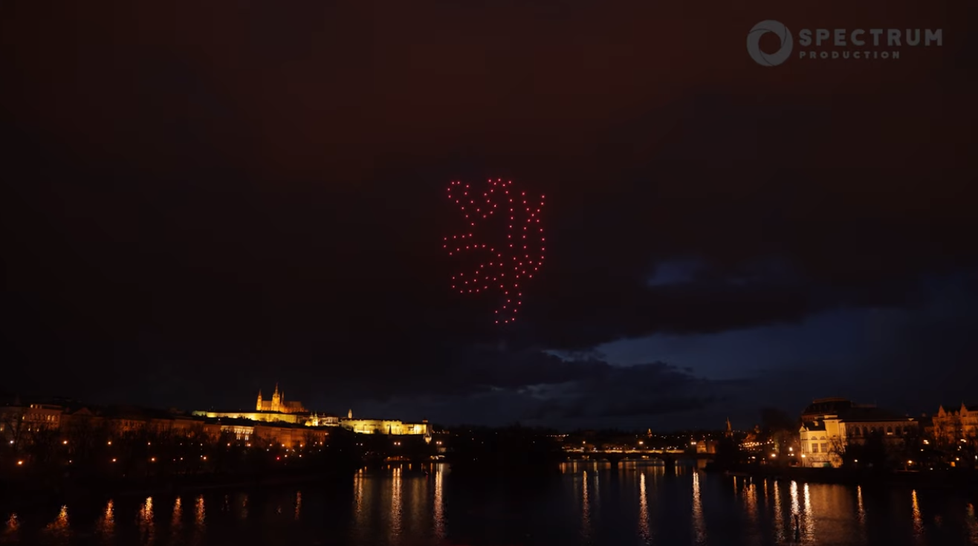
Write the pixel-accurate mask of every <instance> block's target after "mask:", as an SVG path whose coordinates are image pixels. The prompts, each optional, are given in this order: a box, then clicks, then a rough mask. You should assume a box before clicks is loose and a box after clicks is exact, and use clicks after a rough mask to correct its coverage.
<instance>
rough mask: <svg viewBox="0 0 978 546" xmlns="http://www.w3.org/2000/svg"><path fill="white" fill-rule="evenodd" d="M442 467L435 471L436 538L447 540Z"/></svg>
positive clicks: (434, 512)
mask: <svg viewBox="0 0 978 546" xmlns="http://www.w3.org/2000/svg"><path fill="white" fill-rule="evenodd" d="M442 474H443V472H442V469H441V465H438V469H437V470H436V471H435V507H434V510H433V511H432V512H433V514H434V525H435V538H437V539H438V540H443V539H444V538H445V500H444V496H443V493H442V491H443V487H444V485H443V484H444V478H443V476H442Z"/></svg>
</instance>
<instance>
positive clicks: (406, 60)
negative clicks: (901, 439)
mask: <svg viewBox="0 0 978 546" xmlns="http://www.w3.org/2000/svg"><path fill="white" fill-rule="evenodd" d="M788 4H792V3H790V2H789V3H786V2H781V1H778V2H775V1H769V0H763V1H761V2H752V3H750V5H749V6H745V5H741V4H740V3H716V5H715V6H707V5H702V4H697V3H683V2H675V3H665V2H657V1H648V0H644V1H640V2H632V1H609V0H601V1H583V0H563V1H556V0H552V1H528V0H523V1H519V2H517V1H509V0H496V1H492V2H488V1H470V2H461V1H451V2H449V1H442V0H438V1H431V2H410V3H404V2H377V3H372V2H333V1H315V2H313V1H301V2H286V3H281V2H278V3H275V2H249V1H238V2H225V3H201V2H177V3H160V4H158V5H154V6H150V5H148V4H146V3H140V2H119V3H117V5H116V6H113V7H109V3H95V4H92V3H74V4H71V3H66V5H63V6H59V7H57V8H55V7H53V6H51V5H46V4H44V3H39V2H32V1H21V0H16V1H13V0H7V1H4V2H3V3H2V4H0V74H2V77H0V98H2V107H0V135H2V143H0V144H2V149H3V151H4V153H3V156H2V157H3V161H2V163H0V169H2V171H0V172H2V177H0V179H2V194H0V223H2V227H3V231H2V246H0V248H2V256H3V265H4V290H3V293H2V299H0V317H2V332H0V359H2V362H3V364H2V365H0V366H2V381H0V392H6V393H20V394H49V395H63V396H73V397H76V398H79V399H81V400H84V401H89V402H93V403H132V404H142V405H149V406H155V407H164V408H166V407H180V408H184V409H205V408H215V409H238V408H251V407H253V404H254V398H255V395H256V394H257V391H258V389H259V388H262V389H264V390H265V391H266V393H267V392H269V391H270V390H271V389H272V387H273V386H274V384H275V382H278V383H279V384H280V385H281V386H282V388H283V389H284V391H285V394H286V397H287V399H292V400H301V401H303V402H304V403H305V404H306V406H308V407H310V408H313V409H318V410H322V411H329V412H333V413H343V414H345V412H346V410H347V409H348V408H353V410H354V413H355V414H357V415H361V416H377V417H395V418H403V419H412V420H413V419H420V418H427V419H429V420H431V421H434V422H438V423H445V424H453V423H459V422H474V423H486V424H506V423H510V422H514V421H517V420H518V421H520V422H522V423H526V424H545V425H554V426H561V427H573V426H588V427H592V426H593V427H597V426H620V427H641V428H645V427H652V428H663V429H673V428H679V427H685V426H704V427H711V428H719V427H720V426H722V423H723V419H724V418H726V417H727V416H728V415H729V416H730V417H731V419H732V420H733V421H734V425H735V426H738V427H748V426H751V425H753V423H754V422H756V421H757V418H758V409H759V408H760V407H761V406H776V407H781V408H784V409H785V410H787V411H789V412H791V413H792V414H796V413H797V412H799V411H800V410H801V409H802V408H803V407H804V406H805V405H806V403H807V402H809V401H810V399H811V398H813V397H821V396H848V397H851V398H853V399H856V400H858V401H863V402H873V401H876V402H877V403H879V404H880V405H884V406H887V407H891V408H893V409H896V410H898V411H901V412H910V413H912V414H918V413H919V412H923V411H926V412H933V411H936V409H937V405H938V404H941V403H944V404H960V403H961V402H962V401H965V402H969V403H976V402H978V336H976V333H978V278H976V273H978V245H976V238H975V235H974V234H975V233H978V229H976V228H978V225H976V224H978V215H976V213H975V211H976V200H975V197H976V193H978V192H976V191H975V190H974V186H975V183H976V182H978V180H976V178H978V177H976V172H978V171H976V166H978V160H976V153H975V146H974V145H975V131H976V127H978V115H976V111H978V108H976V105H975V101H976V97H978V45H976V38H975V34H974V32H973V30H972V32H970V33H969V29H974V28H976V24H978V7H976V6H978V5H976V4H975V3H974V2H966V1H955V2H946V1H944V2H940V1H939V2H933V3H928V4H921V3H919V2H914V3H911V2H907V1H899V2H884V1H880V0H874V1H871V2H863V3H861V4H860V5H859V6H853V5H852V4H851V3H849V2H842V1H841V0H831V1H828V2H818V3H816V4H811V5H805V6H804V7H797V6H795V7H791V6H789V5H788ZM764 19H777V20H780V21H782V22H784V23H785V24H786V25H787V26H788V27H789V28H792V29H796V28H818V27H828V28H854V27H862V28H875V27H883V28H887V27H896V28H907V27H909V28H943V29H944V46H943V47H941V48H931V49H924V48H922V47H920V48H904V50H903V58H902V59H900V60H899V61H889V62H883V61H876V62H849V63H845V62H836V63H817V62H809V63H806V62H804V61H800V60H798V59H791V60H789V62H787V63H785V64H784V65H782V66H779V67H775V68H764V67H760V66H758V65H756V64H755V63H754V62H753V61H752V60H751V59H750V58H749V57H748V55H747V52H746V50H745V47H744V43H745V38H746V35H747V32H748V31H749V30H750V28H751V27H752V26H753V25H754V24H755V23H757V22H758V21H761V20H764ZM766 43H767V42H762V45H764V44H766ZM773 45H774V46H775V47H776V45H777V44H776V42H775V43H774V44H773ZM488 177H493V178H496V177H500V178H503V179H512V180H513V181H514V182H515V183H516V184H517V185H519V186H520V189H521V190H526V191H527V192H528V193H530V192H532V193H534V194H537V195H538V194H546V196H547V208H546V209H545V213H544V216H545V221H546V226H547V229H548V231H547V234H548V243H549V245H550V246H548V248H547V255H548V258H547V262H546V264H545V266H544V268H543V269H542V270H541V273H540V274H539V275H535V276H534V278H533V279H532V281H530V282H528V283H527V284H526V290H525V294H524V298H523V305H522V308H521V310H520V320H519V321H518V322H517V323H516V324H515V325H507V327H500V326H497V325H495V324H494V321H493V318H492V309H494V302H493V301H491V300H488V299H480V298H470V297H462V296H460V295H459V294H457V293H454V292H453V291H451V290H450V289H449V286H450V275H451V274H452V273H453V270H454V268H455V266H456V265H457V264H456V263H454V262H453V260H452V257H450V256H447V255H446V254H445V253H444V252H443V251H442V248H441V243H442V238H443V237H444V236H446V235H451V234H452V233H455V232H456V231H457V227H458V226H459V217H458V211H457V210H456V209H455V208H454V206H453V205H451V204H450V203H449V202H448V201H447V199H446V196H445V188H446V187H447V186H448V184H449V182H450V181H452V180H464V181H467V182H470V183H473V184H477V183H480V182H483V183H484V181H485V180H486V179H487V178H488Z"/></svg>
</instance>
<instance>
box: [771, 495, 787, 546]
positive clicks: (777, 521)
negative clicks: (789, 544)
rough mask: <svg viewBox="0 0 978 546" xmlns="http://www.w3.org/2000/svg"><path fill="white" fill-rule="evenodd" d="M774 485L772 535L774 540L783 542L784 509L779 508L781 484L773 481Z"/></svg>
mask: <svg viewBox="0 0 978 546" xmlns="http://www.w3.org/2000/svg"><path fill="white" fill-rule="evenodd" d="M773 485H774V533H775V538H776V540H785V538H786V537H785V532H784V531H785V528H784V527H785V526H784V508H783V507H782V506H781V484H779V483H778V482H777V480H775V481H774V482H773Z"/></svg>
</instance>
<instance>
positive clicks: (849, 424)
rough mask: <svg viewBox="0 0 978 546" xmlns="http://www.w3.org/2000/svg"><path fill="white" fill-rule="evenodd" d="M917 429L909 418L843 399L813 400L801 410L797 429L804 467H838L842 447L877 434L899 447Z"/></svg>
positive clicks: (917, 426)
mask: <svg viewBox="0 0 978 546" xmlns="http://www.w3.org/2000/svg"><path fill="white" fill-rule="evenodd" d="M918 432H919V425H918V424H917V422H916V421H915V420H914V419H913V418H912V417H905V416H899V415H896V414H893V413H891V412H888V411H885V410H882V409H879V408H877V407H875V406H873V405H860V404H854V403H852V402H851V401H849V400H847V399H844V398H822V399H819V400H815V401H814V402H812V404H811V405H809V406H808V407H807V408H806V409H805V411H804V412H803V413H802V425H801V429H800V430H799V436H800V444H801V445H800V448H801V454H802V464H803V465H804V466H816V467H824V466H831V467H835V468H838V467H840V466H842V456H843V454H844V453H845V450H846V447H847V446H851V445H860V444H865V443H866V442H867V441H868V440H869V439H870V438H872V437H874V436H877V437H879V438H881V439H882V440H883V442H884V444H885V445H886V446H887V447H890V448H897V449H900V448H903V446H904V445H905V443H906V439H907V438H909V437H911V436H913V435H915V434H917V433H918Z"/></svg>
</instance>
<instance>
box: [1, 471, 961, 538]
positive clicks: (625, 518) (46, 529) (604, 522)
mask: <svg viewBox="0 0 978 546" xmlns="http://www.w3.org/2000/svg"><path fill="white" fill-rule="evenodd" d="M405 468H406V467H405ZM426 468H427V466H426ZM607 468H608V467H607V466H599V469H600V471H601V472H602V476H603V477H604V478H605V479H604V482H605V487H606V490H605V491H604V492H603V493H604V494H603V495H602V497H603V501H604V503H605V504H604V506H599V505H598V503H597V494H596V489H597V482H598V478H596V476H595V471H594V470H593V468H591V467H590V466H589V467H588V470H587V471H581V470H580V467H578V471H577V473H576V474H569V475H565V476H563V477H561V478H558V481H557V482H555V483H557V487H551V485H552V484H551V483H548V482H538V483H536V484H534V485H532V486H531V488H526V487H523V486H522V485H519V484H515V483H514V482H509V481H507V482H506V483H500V484H488V485H485V486H483V485H481V484H480V485H479V486H478V487H474V488H473V487H470V486H469V485H462V486H460V487H459V488H457V489H455V488H453V489H451V494H448V493H447V491H449V490H448V489H447V487H448V486H451V485H453V483H454V482H449V483H446V481H447V480H449V479H452V478H454V475H453V474H451V473H450V472H448V468H447V466H444V465H434V466H431V467H430V473H429V474H428V475H427V477H426V478H425V477H421V476H420V475H414V474H407V475H405V470H402V469H400V468H395V469H389V470H387V471H386V473H384V474H380V473H377V474H372V473H368V472H362V473H358V474H357V475H356V476H354V477H353V478H354V479H353V483H350V482H346V483H347V485H346V487H348V488H349V489H345V490H343V489H344V488H339V489H340V490H337V488H333V487H330V488H322V487H318V486H308V487H305V486H303V488H302V489H301V490H300V491H297V490H296V489H294V488H291V487H288V486H282V487H277V488H268V489H265V490H263V491H262V493H261V494H260V495H258V496H256V494H255V493H252V494H251V498H250V499H249V495H248V494H246V493H244V492H236V491H229V493H230V494H229V495H227V496H225V493H224V492H220V493H218V492H209V493H205V494H202V495H199V496H197V495H193V496H188V497H187V500H188V502H190V505H188V506H186V507H185V506H184V502H183V498H182V496H170V495H153V496H151V497H137V498H132V497H128V498H118V499H116V500H118V501H119V502H118V503H116V502H115V501H106V502H105V503H104V504H98V505H95V507H94V512H95V513H92V512H90V511H89V509H88V508H87V507H84V506H83V505H81V504H79V505H78V507H76V504H74V503H72V504H69V505H68V506H62V507H61V508H60V511H59V510H58V505H54V506H53V507H51V508H48V509H46V510H42V511H41V512H39V513H34V512H23V511H22V510H19V511H18V512H17V513H16V514H11V513H9V512H8V519H6V520H5V521H6V526H5V527H6V530H5V531H0V544H3V545H4V546H35V545H39V544H104V545H105V546H109V545H115V544H140V545H144V546H189V545H192V544H196V545H197V546H211V545H215V544H243V543H250V542H251V541H250V540H249V539H258V538H261V537H258V536H255V535H256V534H257V533H261V534H263V535H264V534H265V532H264V531H260V530H263V529H270V531H269V533H268V536H271V537H273V540H269V539H268V538H267V537H266V538H265V539H264V540H263V541H264V542H267V543H269V544H271V543H273V542H274V543H278V542H281V543H283V544H285V543H287V544H296V545H300V544H316V543H317V541H318V543H319V544H326V543H328V542H326V541H324V536H323V533H324V530H325V529H327V528H328V529H332V530H339V531H340V532H341V533H343V532H344V531H345V530H349V534H346V535H345V536H344V535H342V534H341V535H340V536H339V537H337V538H338V540H340V542H341V543H349V544H350V545H351V546H367V545H373V544H388V545H392V544H393V545H397V544H400V545H401V546H414V545H415V544H419V545H420V544H435V545H438V544H445V541H446V540H447V539H448V538H449V537H448V534H449V533H448V526H449V524H450V523H451V525H452V526H453V527H452V534H453V537H452V538H453V539H457V540H456V541H455V542H454V543H456V544H470V543H471V542H472V538H473V537H477V536H484V534H485V532H486V531H487V527H489V526H492V529H491V531H492V534H494V535H497V536H496V537H494V538H495V540H494V541H493V543H494V544H506V545H510V544H542V543H547V544H563V545H566V546H583V545H584V544H598V545H604V544H645V545H650V544H662V545H672V544H690V543H694V544H699V545H703V544H707V543H709V544H721V545H723V546H760V545H769V544H770V545H775V544H798V545H799V546H800V545H802V544H804V545H813V544H832V545H833V546H835V545H838V546H857V545H863V544H867V543H870V542H872V543H873V544H876V543H879V544H904V545H906V544H914V543H915V542H916V543H917V544H923V543H924V541H925V540H926V541H927V543H928V544H949V545H950V544H964V543H974V544H978V515H976V513H975V506H974V504H969V502H968V501H967V500H963V499H960V498H959V497H955V496H954V495H945V494H944V493H942V492H936V493H931V492H930V491H915V490H914V491H911V494H910V499H908V498H907V492H906V490H905V489H887V488H879V489H875V490H873V489H871V490H867V491H864V490H863V489H862V487H858V486H853V487H847V486H841V485H820V484H806V483H805V482H802V481H798V482H791V481H786V480H778V481H774V480H770V479H769V480H767V481H756V480H753V479H745V478H743V477H741V478H739V479H738V480H737V486H738V487H737V495H736V497H733V496H731V494H730V485H731V482H732V481H733V480H732V479H730V478H721V477H716V478H714V477H713V476H712V475H710V474H705V473H702V472H697V471H691V470H690V469H689V468H685V469H678V470H677V474H676V475H672V474H671V473H670V474H665V473H664V472H663V468H662V467H661V466H659V467H654V466H647V467H643V466H641V465H639V466H633V465H629V466H628V467H627V468H626V469H624V470H620V471H619V473H618V474H617V475H616V474H614V473H609V472H607ZM660 473H662V474H663V475H662V476H658V474H660ZM657 476H658V478H657ZM405 480H408V482H406V481H405ZM463 484H464V482H463ZM769 484H770V485H769ZM687 487H688V488H690V489H686V488H687ZM768 487H773V490H772V491H768ZM685 492H689V493H690V495H691V496H690V497H687V498H685V499H683V498H682V497H683V494H684V493H685ZM351 493H352V498H351ZM530 495H532V502H528V501H529V500H530V499H529V496H530ZM931 495H933V496H931ZM636 497H637V503H636ZM224 498H228V499H231V500H230V504H229V510H228V511H227V512H226V513H225V512H221V511H220V506H221V502H222V500H223V499H224ZM658 498H661V499H663V502H653V499H658ZM205 500H206V501H207V502H208V503H210V505H211V506H210V508H211V512H212V513H211V519H210V520H209V521H206V525H205V519H206V518H205V510H204V507H205ZM908 500H909V501H910V502H907V501H908ZM673 501H678V502H679V503H680V504H679V505H677V504H676V502H673ZM254 502H258V504H256V505H252V504H253V503H254ZM687 502H689V503H690V504H686V503H687ZM213 503H217V505H216V506H218V512H217V513H215V512H214V508H213V507H214V506H215V505H214V504H213ZM290 503H291V504H293V508H294V510H289V509H288V507H289V504H290ZM499 505H505V506H516V505H519V506H522V507H523V513H521V514H519V515H518V516H517V517H514V518H513V519H514V522H515V523H514V524H513V525H509V524H508V523H507V524H499V523H500V522H499V518H496V517H494V512H495V508H496V507H498V506H499ZM922 505H926V506H927V507H928V519H927V521H926V522H925V521H924V519H923V514H922V512H923V511H922ZM166 506H170V507H171V508H172V512H171V514H165V511H166ZM161 507H162V508H161ZM276 507H281V509H282V516H281V517H276ZM901 507H902V509H901ZM79 508H82V510H81V511H79ZM185 508H186V512H187V513H184V509H185ZM907 508H910V513H908V511H907ZM303 509H305V510H306V512H307V513H306V514H303V513H302V511H303ZM309 509H312V510H313V513H312V514H313V515H314V516H315V517H313V515H310V513H308V511H309ZM428 510H430V514H431V515H430V516H429V515H428V513H429V512H426V511H428ZM578 510H579V511H580V516H579V517H580V518H581V520H580V527H576V526H574V525H571V526H570V528H568V526H567V525H566V523H564V522H566V518H567V517H568V516H569V517H571V518H574V517H575V516H574V514H575V513H578V512H577V511H578ZM599 510H601V511H599ZM117 511H118V514H117V513H116V512H117ZM249 512H250V515H245V514H248V513H249ZM69 513H70V514H71V526H70V527H69V525H68V522H69ZM190 513H193V514H194V516H191V515H190ZM55 515H56V516H55ZM116 515H121V517H120V518H116ZM167 515H169V516H170V517H167ZM795 515H797V516H798V520H797V522H798V529H799V531H800V532H799V533H798V535H797V536H796V533H795V530H796V523H795V522H796V520H795ZM908 515H909V516H911V517H910V518H908V517H907V516H908ZM157 516H159V518H160V519H159V526H157V525H156V519H157ZM707 516H709V520H710V521H709V522H707V521H706V517H707ZM938 518H940V519H938ZM320 519H322V520H324V521H323V522H322V525H320V521H319V520H320ZM313 520H316V521H313ZM938 521H939V522H940V523H935V522H938ZM524 522H525V525H524ZM337 525H339V527H337ZM69 530H70V532H69ZM456 534H457V536H455V535H456ZM59 535H64V536H59ZM276 540H278V542H276ZM968 541H970V542H968Z"/></svg>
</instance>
